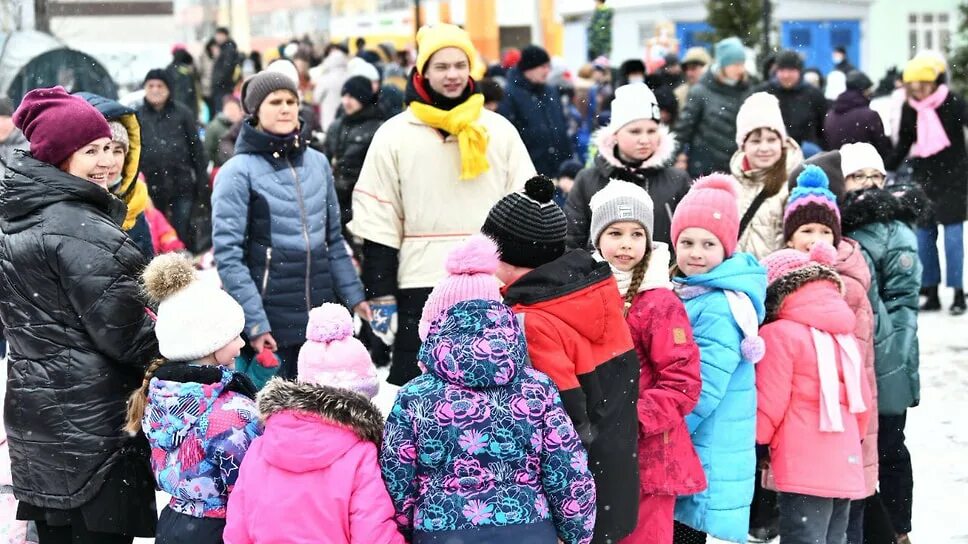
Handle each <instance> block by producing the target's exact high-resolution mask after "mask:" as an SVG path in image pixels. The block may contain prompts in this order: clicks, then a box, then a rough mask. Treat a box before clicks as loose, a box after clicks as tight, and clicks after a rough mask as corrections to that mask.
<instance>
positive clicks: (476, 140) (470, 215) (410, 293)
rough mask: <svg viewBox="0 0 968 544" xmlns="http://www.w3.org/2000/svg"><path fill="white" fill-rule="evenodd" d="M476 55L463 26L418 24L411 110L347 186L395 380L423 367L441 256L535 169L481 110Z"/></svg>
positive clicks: (517, 141)
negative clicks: (425, 312)
mask: <svg viewBox="0 0 968 544" xmlns="http://www.w3.org/2000/svg"><path fill="white" fill-rule="evenodd" d="M477 57H478V55H477V51H476V50H475V48H474V44H473V43H471V39H470V36H469V35H468V34H467V32H465V31H464V30H463V29H461V28H460V27H457V26H454V25H449V24H437V25H433V26H425V27H423V28H421V29H420V31H419V32H418V33H417V63H416V66H415V67H414V69H413V71H412V72H411V73H410V75H409V78H408V81H407V89H406V103H407V106H408V107H407V109H406V110H404V111H403V112H402V113H400V114H398V115H396V116H394V117H392V118H390V119H389V120H388V121H387V122H386V123H384V124H383V126H382V127H380V129H379V130H377V132H376V134H375V135H374V136H373V142H372V143H371V144H370V149H369V151H368V152H367V155H366V160H365V161H364V163H363V169H362V171H361V172H360V177H359V181H358V182H357V185H356V187H355V188H354V191H353V219H352V221H351V222H350V224H349V229H350V231H351V232H352V233H353V235H355V236H357V237H359V238H362V239H363V273H362V276H363V284H364V286H365V287H366V291H367V297H368V298H369V299H370V303H371V304H372V305H373V310H374V321H373V323H372V326H373V330H374V331H375V332H376V333H377V334H378V335H380V336H381V337H382V338H383V339H384V341H385V342H386V343H387V344H392V345H393V355H392V366H391V367H390V377H389V379H388V381H389V382H390V383H392V384H395V385H403V384H404V383H406V382H408V381H409V380H411V379H412V378H414V377H416V376H418V375H419V374H420V370H419V369H418V368H417V363H416V358H417V351H418V350H419V348H420V340H419V338H418V336H417V326H418V324H419V322H420V314H421V311H422V309H423V305H424V302H425V301H426V300H427V297H428V296H429V295H430V291H431V289H432V288H433V286H434V285H435V284H436V283H437V282H438V281H439V280H440V279H441V278H442V277H443V276H444V273H445V271H444V258H445V256H446V255H447V253H448V252H449V251H450V249H451V248H453V247H454V246H455V245H457V244H459V243H460V242H461V241H463V240H464V239H465V238H467V237H468V236H470V235H471V234H474V233H476V232H478V231H480V229H481V225H483V224H484V219H485V218H486V217H487V213H488V211H489V210H490V209H491V206H493V205H494V203H496V202H497V201H498V200H500V199H501V198H502V197H503V196H504V195H506V194H508V193H511V192H515V191H518V190H520V189H521V188H522V187H523V186H524V182H525V181H527V180H528V179H529V178H530V177H532V176H534V174H535V169H534V166H533V165H532V163H531V159H530V158H529V157H528V151H527V149H526V148H525V146H524V143H523V142H522V141H521V137H520V136H518V131H517V130H516V129H515V128H514V126H512V125H511V123H509V122H508V121H507V120H506V119H504V118H503V117H501V116H500V115H498V114H496V113H494V112H491V111H488V110H487V109H485V108H484V97H483V96H482V95H481V94H480V92H479V91H478V89H477V83H476V82H475V81H474V80H473V79H472V78H471V75H470V74H471V71H472V69H473V67H474V64H475V63H476V62H477V60H476V59H477Z"/></svg>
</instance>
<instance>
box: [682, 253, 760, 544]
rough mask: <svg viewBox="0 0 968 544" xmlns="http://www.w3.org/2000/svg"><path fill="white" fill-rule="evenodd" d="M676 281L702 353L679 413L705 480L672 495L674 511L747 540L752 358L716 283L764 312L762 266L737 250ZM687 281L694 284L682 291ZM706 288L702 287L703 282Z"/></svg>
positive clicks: (752, 466)
mask: <svg viewBox="0 0 968 544" xmlns="http://www.w3.org/2000/svg"><path fill="white" fill-rule="evenodd" d="M675 281H676V282H677V283H679V284H680V285H681V286H683V287H685V289H677V291H679V292H680V296H682V297H683V298H684V300H683V303H684V304H685V306H686V312H687V313H688V314H689V322H690V323H692V330H693V336H694V337H695V339H696V343H697V344H698V345H699V352H700V357H701V360H702V366H701V373H702V392H701V393H700V396H699V403H698V404H697V405H696V408H695V409H694V410H693V411H692V413H691V414H689V415H688V416H686V424H687V426H688V427H689V432H690V433H691V434H692V440H693V445H694V446H695V447H696V453H698V454H699V458H700V459H701V460H702V465H703V469H704V470H705V472H706V479H707V480H708V482H709V487H708V488H707V489H706V490H705V491H703V492H702V493H699V494H696V495H691V496H687V497H679V499H678V500H677V501H676V515H675V518H676V520H678V521H679V522H681V523H685V524H686V525H688V526H690V527H693V528H695V529H698V530H700V531H703V532H706V533H709V534H711V535H712V536H714V537H716V538H719V539H722V540H728V541H731V542H746V538H747V532H748V530H749V517H750V502H752V500H753V482H754V478H755V475H756V453H755V451H754V448H755V445H756V383H755V372H754V368H753V363H751V362H750V361H747V360H744V359H743V356H742V355H741V352H740V343H741V342H742V341H743V332H742V331H741V330H740V328H739V325H737V324H736V320H735V319H734V318H733V314H732V312H731V310H730V306H729V303H728V302H727V299H726V295H725V293H724V292H723V290H732V291H737V292H741V293H745V294H746V295H747V296H748V297H749V299H750V301H751V302H752V303H753V307H754V308H755V309H756V314H757V317H758V320H759V321H760V322H762V320H763V317H764V315H765V307H764V299H765V298H766V271H765V270H764V269H763V267H761V266H760V265H759V263H757V261H756V259H755V258H754V257H753V256H752V255H750V254H748V253H736V254H734V255H733V256H732V257H730V258H729V259H726V260H725V261H723V263H722V264H720V265H719V266H717V267H716V268H714V269H713V270H711V271H710V272H708V273H706V274H701V275H696V276H690V277H680V278H676V279H675ZM690 287H698V288H699V289H694V290H693V292H692V293H689V292H688V291H689V290H690V289H689V288H690ZM702 288H706V289H708V290H706V289H702Z"/></svg>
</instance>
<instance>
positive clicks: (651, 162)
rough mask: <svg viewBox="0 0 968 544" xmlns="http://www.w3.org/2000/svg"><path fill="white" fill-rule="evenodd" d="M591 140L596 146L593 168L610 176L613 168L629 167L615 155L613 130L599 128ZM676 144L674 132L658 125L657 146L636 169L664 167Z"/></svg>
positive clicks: (668, 161)
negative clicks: (596, 153)
mask: <svg viewBox="0 0 968 544" xmlns="http://www.w3.org/2000/svg"><path fill="white" fill-rule="evenodd" d="M593 141H594V142H595V145H596V146H597V148H598V156H597V157H595V168H597V169H598V170H599V171H600V172H601V173H602V175H604V176H607V177H611V172H612V170H613V169H616V168H624V169H628V168H629V166H627V165H626V164H624V163H622V161H620V160H619V158H618V157H616V156H615V146H616V145H617V139H616V137H615V132H614V131H610V130H609V129H608V128H607V127H606V128H603V129H600V130H599V131H598V132H596V133H595V136H593ZM677 146H678V144H677V143H676V137H675V134H673V133H672V132H671V131H670V130H669V127H667V126H665V125H659V146H658V147H657V148H656V150H655V153H652V156H651V157H649V158H648V159H645V160H644V161H642V164H640V165H639V166H638V168H636V170H647V169H650V168H665V167H667V166H669V165H670V164H671V163H672V162H673V158H674V156H675V153H676V147H677Z"/></svg>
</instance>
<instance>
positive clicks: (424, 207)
mask: <svg viewBox="0 0 968 544" xmlns="http://www.w3.org/2000/svg"><path fill="white" fill-rule="evenodd" d="M479 120H480V123H481V124H482V125H484V128H486V129H487V135H488V146H487V161H488V163H489V164H490V169H489V170H488V171H487V172H484V173H483V174H481V175H480V176H478V177H476V178H474V179H470V180H460V179H458V177H459V175H460V153H459V151H458V148H457V138H456V137H455V136H453V135H448V136H447V137H446V138H444V137H443V136H442V135H441V133H440V132H439V131H437V129H434V128H432V127H430V126H428V125H426V124H424V123H423V122H422V121H420V120H419V119H417V118H416V117H415V116H414V115H413V114H412V113H411V112H410V110H409V109H407V110H406V111H404V112H403V113H400V114H399V115H396V116H394V117H393V118H391V119H390V120H389V121H387V122H386V123H384V124H383V126H382V127H380V129H379V130H377V132H376V134H375V135H374V136H373V143H371V144H370V150H369V152H368V153H367V154H366V160H364V162H363V169H362V171H361V172H360V178H359V182H357V184H356V188H355V189H354V190H353V220H352V221H351V222H350V224H349V228H350V231H352V232H353V234H355V235H356V236H359V237H361V238H364V239H366V240H371V241H373V242H376V243H379V244H383V245H386V246H390V247H393V248H397V249H399V250H400V257H399V258H400V267H399V269H398V273H397V281H398V283H399V287H400V288H401V289H413V288H420V287H433V286H434V285H436V284H437V282H438V281H439V280H440V279H441V278H442V277H443V276H444V259H445V257H446V255H447V252H448V251H449V250H450V249H451V248H452V247H454V246H455V245H456V244H458V243H460V242H461V241H463V240H464V239H465V238H467V237H468V236H470V235H472V234H474V233H476V232H479V231H480V230H481V226H482V225H483V224H484V219H486V218H487V213H488V212H489V211H490V209H491V206H493V205H494V204H495V203H496V202H497V201H498V200H500V199H501V198H502V197H503V196H504V195H506V194H508V193H512V192H514V191H519V190H521V189H522V188H523V187H524V182H526V181H527V180H528V179H529V178H531V177H532V176H534V175H535V169H534V166H533V165H532V164H531V159H530V158H529V157H528V150H527V149H526V148H525V147H524V143H523V142H522V141H521V137H520V136H519V135H518V131H517V130H516V129H515V128H514V126H513V125H512V124H511V123H510V122H508V121H507V119H505V118H504V117H501V116H500V115H498V114H497V113H494V112H491V111H488V110H483V111H482V112H481V117H480V119H479Z"/></svg>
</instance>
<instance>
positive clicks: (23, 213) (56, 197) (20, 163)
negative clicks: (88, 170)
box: [0, 151, 125, 234]
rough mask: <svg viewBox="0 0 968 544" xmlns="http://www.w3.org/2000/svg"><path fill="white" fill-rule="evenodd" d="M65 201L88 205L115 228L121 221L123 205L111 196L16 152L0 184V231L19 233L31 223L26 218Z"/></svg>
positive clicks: (81, 180)
mask: <svg viewBox="0 0 968 544" xmlns="http://www.w3.org/2000/svg"><path fill="white" fill-rule="evenodd" d="M67 201H74V202H78V203H83V204H88V205H91V206H93V207H95V208H96V209H98V210H100V211H101V212H103V213H105V214H106V215H107V216H108V217H110V218H111V220H113V221H114V222H115V223H117V224H118V225H121V222H122V221H123V220H124V216H125V206H124V203H123V202H121V201H120V200H118V199H117V198H115V197H114V196H113V195H111V193H109V192H107V191H105V190H104V189H102V188H101V187H99V186H97V185H95V184H93V183H91V182H89V181H87V180H84V179H81V178H79V177H76V176H72V175H70V174H68V173H67V172H63V171H61V170H60V169H58V168H57V167H56V166H54V165H51V164H48V163H46V162H42V161H39V160H37V159H35V158H33V157H31V156H30V153H28V152H26V151H17V152H15V153H14V156H13V158H12V159H11V161H10V163H9V164H8V165H7V172H6V175H5V176H4V177H3V180H2V181H0V230H2V231H3V232H6V233H8V234H9V233H14V232H18V231H20V230H22V229H23V228H26V227H28V226H30V225H31V224H32V223H33V221H30V220H29V218H30V216H32V215H33V214H34V212H36V211H37V210H39V209H41V208H46V207H47V206H50V205H51V204H54V203H57V202H67ZM21 220H25V221H21ZM21 223H22V224H21Z"/></svg>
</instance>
